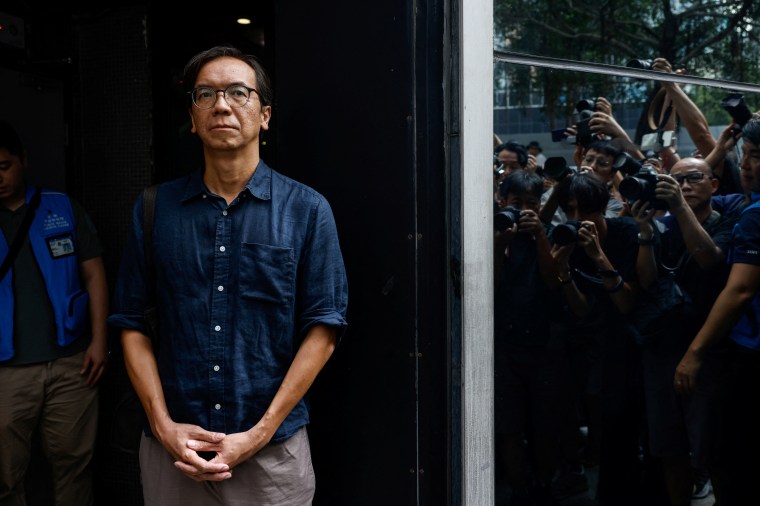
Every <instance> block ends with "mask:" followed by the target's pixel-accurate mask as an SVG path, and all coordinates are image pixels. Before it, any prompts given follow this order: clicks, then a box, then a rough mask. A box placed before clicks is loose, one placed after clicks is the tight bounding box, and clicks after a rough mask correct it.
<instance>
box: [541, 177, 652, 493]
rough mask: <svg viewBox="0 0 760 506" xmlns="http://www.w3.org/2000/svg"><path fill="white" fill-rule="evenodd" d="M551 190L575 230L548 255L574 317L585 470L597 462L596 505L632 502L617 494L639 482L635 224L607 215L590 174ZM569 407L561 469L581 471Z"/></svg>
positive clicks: (605, 196) (572, 343) (604, 195)
mask: <svg viewBox="0 0 760 506" xmlns="http://www.w3.org/2000/svg"><path fill="white" fill-rule="evenodd" d="M556 193H557V197H558V200H559V202H560V205H561V207H562V208H563V209H564V211H565V213H566V214H567V217H568V219H569V220H571V221H568V223H567V224H566V225H565V226H566V227H571V228H573V229H575V230H576V232H575V240H573V241H566V240H563V241H558V238H559V231H560V230H565V228H562V226H558V227H555V229H554V231H553V234H552V238H553V241H554V243H555V244H554V246H553V248H552V255H553V256H554V258H555V261H556V262H557V265H558V269H559V281H560V283H561V286H562V292H563V294H564V296H565V300H566V302H567V304H568V306H569V308H570V309H571V310H572V312H573V314H574V315H575V316H576V320H575V322H574V323H573V325H572V327H571V330H570V339H569V341H568V343H569V347H570V353H571V360H570V363H571V367H572V369H573V372H574V376H575V378H576V380H575V381H576V382H575V388H576V389H577V391H578V396H579V397H581V399H582V401H581V405H580V411H581V412H582V413H584V416H585V418H586V420H587V423H588V445H587V447H586V449H585V452H584V456H583V460H584V462H585V463H586V465H596V462H598V463H599V484H598V487H599V488H598V494H597V498H598V500H599V504H601V505H612V504H614V505H621V504H633V502H631V503H627V502H625V501H626V500H631V501H634V500H635V499H636V498H635V496H634V495H630V494H621V491H628V490H638V489H639V485H640V483H639V482H638V479H637V477H638V436H639V431H638V425H639V419H640V410H639V408H640V406H639V403H638V398H639V389H640V385H639V370H638V362H639V361H638V355H637V350H636V348H635V344H634V343H633V340H632V339H631V338H630V335H629V334H628V333H627V332H626V320H627V315H628V314H629V313H630V312H631V311H632V310H633V308H634V305H635V300H636V292H637V280H636V254H637V250H638V244H637V242H636V232H637V226H636V223H635V222H634V221H633V220H632V219H631V218H628V217H624V218H606V217H605V210H606V209H607V202H608V200H609V199H610V194H609V190H608V189H607V187H606V185H605V184H604V183H603V182H602V181H601V179H600V178H598V176H596V175H593V174H592V173H589V172H586V173H581V174H576V175H573V176H572V177H571V178H569V181H568V182H567V183H565V184H562V185H558V187H557V190H556ZM567 235H568V236H572V235H573V234H572V233H569V234H567ZM564 398H566V399H567V398H573V396H572V395H569V394H566V395H565V396H564ZM574 408H575V406H568V405H567V404H565V405H564V409H565V414H564V416H563V420H564V422H565V428H564V429H563V440H562V444H563V457H564V459H565V462H566V464H565V465H566V468H569V470H570V471H571V472H575V473H578V472H581V473H582V469H583V468H582V467H580V466H579V463H578V462H577V456H576V450H577V440H576V438H577V436H575V434H577V432H578V424H579V421H578V419H577V417H576V415H575V411H576V410H575V409H574ZM635 478H636V479H635ZM621 495H622V496H621ZM621 501H622V502H621Z"/></svg>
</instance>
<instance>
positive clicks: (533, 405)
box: [494, 3, 760, 505]
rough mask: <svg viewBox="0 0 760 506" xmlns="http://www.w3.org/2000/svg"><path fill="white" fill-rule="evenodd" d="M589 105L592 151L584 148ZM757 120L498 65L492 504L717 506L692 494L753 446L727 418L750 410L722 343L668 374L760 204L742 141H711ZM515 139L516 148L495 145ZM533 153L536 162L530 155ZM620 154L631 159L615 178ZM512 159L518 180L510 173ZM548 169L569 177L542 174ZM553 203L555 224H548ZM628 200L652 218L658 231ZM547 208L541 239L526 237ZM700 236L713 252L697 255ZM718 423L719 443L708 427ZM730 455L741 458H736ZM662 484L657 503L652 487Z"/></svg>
mask: <svg viewBox="0 0 760 506" xmlns="http://www.w3.org/2000/svg"><path fill="white" fill-rule="evenodd" d="M563 5H569V3H563ZM498 12H499V8H498V7H497V13H498ZM576 15H578V16H580V15H581V14H580V13H576ZM541 19H548V18H541ZM547 22H548V21H547ZM543 35H544V37H545V38H547V39H552V37H549V36H548V35H547V34H546V33H544V34H543ZM533 39H534V41H535V42H536V43H538V42H539V41H540V39H541V38H540V37H534V38H533ZM552 40H553V39H552ZM536 47H549V46H536ZM599 51H601V50H599ZM641 54H643V53H641ZM552 56H556V55H552ZM601 56H603V55H601V53H600V57H601ZM661 90H662V91H661ZM585 101H588V102H589V103H590V106H591V108H592V110H591V111H590V112H589V113H588V114H589V115H590V119H588V120H587V122H588V125H589V128H590V130H591V139H590V140H587V141H585V140H584V141H579V138H580V137H582V136H579V135H578V134H579V131H578V130H579V129H578V127H577V125H578V123H579V120H580V119H581V118H582V114H583V113H580V112H579V110H578V109H579V107H578V106H579V103H580V102H585ZM742 102H743V103H742ZM668 104H672V107H671V108H670V112H668V110H669V108H668ZM581 108H582V107H581ZM758 109H760V95H759V94H756V93H750V92H745V93H742V94H735V93H734V94H732V93H731V91H730V90H727V89H724V88H720V87H717V86H716V87H710V86H703V85H694V84H684V85H681V86H673V85H671V84H663V83H662V82H655V81H652V80H643V79H632V78H627V77H620V76H614V75H603V74H599V73H587V72H575V71H574V72H570V71H564V70H557V69H550V68H543V67H538V66H530V65H515V64H503V63H497V64H495V66H494V130H495V131H494V134H495V135H494V143H495V152H494V154H495V157H494V169H495V172H494V214H495V218H496V219H495V229H497V228H498V230H497V231H495V233H494V246H495V247H494V254H495V264H494V265H495V269H496V272H495V277H494V279H495V280H496V281H495V283H496V287H495V297H496V300H495V303H494V314H495V322H494V328H495V345H494V348H495V350H494V354H495V355H494V356H495V394H496V406H495V425H496V473H497V479H496V483H497V491H496V497H497V502H499V501H507V500H508V498H509V497H510V496H512V497H513V502H514V501H515V500H517V498H519V497H522V496H524V497H532V498H533V500H537V499H536V497H537V496H539V497H540V496H541V495H542V494H543V495H547V496H554V498H555V499H556V500H564V499H566V498H568V497H577V498H578V500H580V499H581V498H583V497H584V496H585V497H586V498H588V499H589V500H590V499H594V498H597V499H599V500H600V503H604V504H608V503H609V504H655V503H659V502H662V503H663V504H668V501H670V503H672V504H683V503H685V504H688V503H689V501H690V499H691V497H692V495H693V494H694V497H698V496H700V495H702V494H704V495H705V496H707V498H708V499H705V501H706V502H704V503H702V502H699V503H698V504H705V505H706V504H712V501H713V500H714V499H715V498H714V496H713V494H712V492H710V485H709V484H707V485H705V483H706V480H707V479H712V480H720V478H721V475H720V473H718V472H716V473H714V474H711V473H710V472H709V471H708V469H709V468H710V466H711V465H712V463H713V462H714V461H713V459H719V458H725V457H726V454H718V453H715V452H714V450H713V449H714V448H715V447H719V448H731V450H730V452H734V451H736V450H737V449H738V450H742V451H743V450H744V449H746V448H747V447H748V445H746V444H744V445H742V444H738V443H737V441H738V440H742V438H748V435H749V434H751V433H753V432H745V433H743V432H742V430H743V429H747V428H748V427H752V426H751V425H740V426H736V425H734V424H733V421H735V420H737V419H741V418H742V417H740V416H738V415H736V416H734V413H738V412H741V410H737V406H743V407H746V406H745V404H744V403H737V402H736V401H735V399H737V398H738V396H739V394H738V393H736V392H737V389H736V384H735V383H733V381H735V379H734V376H733V375H729V372H728V371H732V372H733V373H735V372H736V371H735V364H737V361H738V363H739V364H742V362H741V360H742V359H741V354H740V353H739V354H737V352H736V351H735V350H734V348H736V346H733V345H729V344H728V343H729V341H731V340H730V339H728V338H726V337H722V338H721V339H718V340H717V344H715V345H714V346H713V347H711V348H710V351H708V352H705V353H704V354H703V355H702V362H701V368H700V369H699V370H698V373H696V374H694V375H684V374H679V375H677V374H676V371H677V367H679V369H678V370H679V371H682V370H683V364H682V365H681V366H679V363H680V362H681V361H682V359H683V358H684V357H685V356H687V349H688V348H689V344H690V343H691V341H692V339H693V338H694V337H695V336H696V335H697V333H698V332H699V331H700V329H701V328H702V324H703V322H704V321H705V319H706V318H707V315H708V313H709V312H710V309H711V308H712V304H713V302H714V300H715V299H716V298H717V297H718V295H719V293H720V292H721V290H722V288H723V287H724V286H725V284H726V282H727V279H728V272H729V270H730V265H728V264H726V262H725V258H724V257H725V255H727V254H728V251H729V248H730V247H731V244H732V238H731V237H732V229H733V224H734V223H735V221H736V220H737V219H738V217H739V216H740V214H741V206H742V205H743V203H744V202H746V197H745V195H744V194H745V193H747V192H750V191H758V190H760V183H755V182H754V179H753V178H751V177H750V178H744V179H743V180H742V179H740V176H739V173H740V169H739V167H740V163H743V165H742V166H743V167H744V168H745V169H750V168H755V165H756V166H757V167H756V169H757V171H758V174H759V177H758V181H760V162H742V160H741V154H742V149H743V148H748V147H751V146H752V144H751V143H750V144H743V141H742V140H741V139H739V140H738V142H737V144H738V145H739V147H738V148H737V147H733V146H728V149H727V154H726V155H719V153H718V151H715V152H714V148H715V146H716V141H719V139H720V137H721V135H722V134H724V132H729V131H730V128H729V124H730V123H731V122H732V120H734V122H738V123H741V124H744V123H747V122H751V121H752V120H750V119H749V118H748V115H751V114H752V113H753V112H754V111H757V110H758ZM605 111H606V112H605ZM567 127H571V128H570V130H568V129H567ZM552 131H556V132H557V135H558V138H556V139H555V140H553V139H552ZM745 132H746V130H745ZM599 134H601V135H599ZM740 134H741V132H740V131H738V133H737V137H738V136H739V135H740ZM568 135H570V136H571V137H574V138H575V139H574V140H575V141H576V142H575V143H573V142H568V138H567V137H568ZM752 135H756V136H760V128H758V133H755V134H752ZM597 137H599V138H597ZM626 139H628V141H627V142H626ZM598 140H603V142H602V143H601V144H596V141H598ZM510 141H511V142H513V143H514V144H516V145H518V146H517V147H515V146H512V145H509V146H504V144H506V143H509V142H510ZM499 142H501V143H502V145H501V146H500V147H497V146H496V144H497V143H499ZM532 142H535V143H536V144H538V150H537V151H536V152H534V153H533V154H532V155H531V156H535V157H536V158H535V159H534V158H531V156H528V153H527V151H528V150H527V147H528V145H529V144H531V143H532ZM729 144H731V143H729ZM758 147H759V148H760V140H759V141H758ZM621 152H627V153H629V154H630V155H631V160H629V161H628V162H627V163H626V164H625V165H621V166H619V168H616V163H622V162H623V161H624V158H621V157H619V156H618V155H619V153H621ZM645 157H650V160H649V161H645V160H644V158H645ZM693 157H696V159H695V158H693ZM757 157H758V159H760V154H758V155H757ZM539 158H540V160H538V159H539ZM522 159H527V160H528V162H527V168H528V169H529V170H527V171H525V170H520V169H517V170H513V171H511V172H512V174H511V175H508V174H509V173H510V167H514V165H515V163H517V164H519V163H520V161H521V160H522ZM679 159H680V160H679ZM700 159H701V160H700ZM705 159H706V160H705ZM558 160H560V161H562V164H561V165H563V166H566V167H567V169H566V170H565V171H563V172H561V174H570V177H567V176H565V177H564V178H563V177H561V176H557V177H555V178H549V177H546V176H547V174H548V173H549V172H550V169H551V168H554V169H556V165H553V164H556V163H559V162H558ZM537 162H538V165H539V168H538V169H536V170H531V167H532V166H533V165H534V164H536V163H537ZM541 165H543V170H542V169H541V168H540V166H541ZM707 165H709V167H708V166H707ZM650 167H651V168H650ZM576 171H577V172H576ZM584 171H588V172H584ZM528 172H534V173H535V174H538V176H535V177H538V178H539V179H538V180H539V181H540V183H539V190H538V192H537V193H532V192H533V186H531V184H533V181H532V180H531V179H530V177H529V176H520V177H518V176H516V174H525V173H528ZM743 172H746V173H747V174H751V173H752V171H749V170H747V171H743ZM555 174H556V172H555ZM702 174H704V176H702ZM505 178H506V180H505ZM502 180H505V182H504V183H500V181H502ZM558 180H559V181H560V182H557V181H558ZM573 181H574V182H573ZM584 181H585V182H584ZM661 181H665V182H666V183H667V184H666V186H665V187H662V186H661V185H660V182H661ZM500 184H501V188H502V189H504V188H505V185H507V186H506V189H505V190H504V191H501V192H500V191H499V187H500V186H499V185H500ZM631 185H634V186H635V187H636V188H635V189H636V190H637V191H638V193H635V192H633V193H632V190H631ZM626 186H628V189H627V190H625V191H624V188H626ZM658 187H659V188H661V190H659V191H657V190H656V189H657V188H658ZM599 188H601V189H602V190H601V193H599V191H598V189H599ZM595 192H596V193H595ZM713 192H714V193H713ZM552 195H554V197H553V198H557V199H558V200H559V201H560V203H561V204H562V205H561V207H560V208H559V209H560V210H561V211H563V212H557V213H552V212H549V213H548V214H547V213H546V212H545V211H546V210H547V209H548V208H549V206H551V205H552V204H550V201H551V198H552V197H550V196H552ZM600 195H603V198H604V201H603V202H602V204H601V205H600V204H599V198H600V197H599V196H600ZM679 195H680V196H683V197H680V196H679ZM532 197H535V198H532ZM608 199H609V202H613V203H616V204H617V205H616V206H612V205H609V204H608V203H607V202H608ZM636 200H639V201H642V202H647V206H648V207H649V208H654V211H651V214H652V216H653V218H651V219H650V217H649V214H650V211H647V210H646V209H645V210H644V211H641V212H640V208H639V206H640V204H639V205H636V206H633V203H634V202H635V201H636ZM706 210H707V211H706ZM712 210H715V211H719V213H712V212H710V211H712ZM542 211H544V213H543V215H544V216H543V218H544V221H545V222H547V225H546V226H545V227H542V226H541V225H540V224H538V223H539V219H540V217H542V216H541V213H542ZM637 212H640V214H639V219H638V221H637V220H636V219H634V218H633V215H634V214H636V213H637ZM684 216H691V217H693V218H684ZM576 220H577V221H576ZM689 220H692V221H691V222H690V221H689ZM515 221H517V222H518V224H517V225H513V224H514V222H515ZM497 222H498V223H499V224H500V225H498V227H497V225H496V223H497ZM549 222H551V224H549ZM510 227H512V228H510ZM700 227H701V228H700ZM702 229H704V230H707V231H708V234H707V235H709V236H710V237H711V239H710V240H707V241H706V242H699V241H702V240H704V238H702V239H697V238H698V237H701V236H700V235H699V231H700V230H702ZM560 231H561V232H562V233H560ZM752 233H754V231H753V232H752ZM711 241H712V242H711ZM558 244H563V245H564V246H563V248H564V249H563V250H560V248H559V246H558ZM716 246H717V248H719V250H718V251H717V253H716V250H715V247H716ZM706 251H710V253H709V254H708V255H707V257H709V258H707V259H706V257H704V256H702V255H704V254H705V252H706ZM642 258H646V259H649V260H647V261H646V262H650V263H648V264H647V263H646V262H639V260H640V259H642ZM741 265H746V264H741ZM752 272H754V271H752ZM759 276H760V274H759ZM673 281H675V283H676V284H677V287H678V289H679V290H680V293H681V294H686V297H681V296H680V295H679V293H677V292H679V290H673V287H674V286H676V285H674V284H673ZM742 311H743V310H742ZM742 314H744V313H742V312H738V313H736V315H737V317H739V316H741V315H742ZM731 326H732V323H731V324H727V327H728V328H730V327H731ZM750 333H751V332H750ZM737 356H738V357H739V358H737ZM754 360H756V359H754ZM689 363H693V362H689ZM753 363H755V364H756V363H757V362H753ZM685 364H686V362H685ZM737 367H741V366H737ZM753 367H754V366H753ZM692 370H693V369H692ZM740 370H741V369H740ZM754 370H755V371H756V370H757V368H755V369H754ZM676 381H683V382H689V381H694V382H695V383H690V385H692V386H691V387H689V386H687V385H684V386H677V385H676ZM680 385H683V383H682V384H680ZM693 385H696V386H693ZM677 389H683V390H682V391H681V392H679V391H677ZM742 409H744V408H742ZM729 416H730V418H722V417H729ZM725 419H730V420H732V425H731V427H730V429H731V430H730V431H729V430H722V429H720V428H719V427H720V426H719V424H720V422H722V421H723V420H725ZM752 420H755V419H754V418H753V419H752ZM752 423H755V422H754V421H753V422H752ZM716 424H717V425H716ZM753 430H754V429H753ZM724 437H727V438H729V439H728V441H731V444H730V445H728V446H726V443H725V441H726V440H724V439H722V438H724ZM750 446H751V445H750ZM755 450H756V448H754V447H752V449H751V451H755ZM728 455H729V457H728V461H729V462H733V463H740V462H742V460H741V459H742V458H743V455H742V454H740V453H730V454H728ZM723 462H725V460H724V461H723ZM719 470H720V469H719ZM733 471H734V470H733V469H732V472H733ZM731 476H735V475H731ZM653 477H654V478H653ZM664 482H667V483H670V484H671V487H670V489H667V488H666V487H664V486H661V485H658V486H655V485H654V484H655V483H659V484H661V483H664ZM747 484H748V482H747V480H742V479H733V478H732V479H731V481H729V482H727V483H726V484H724V485H725V487H726V490H728V493H731V492H734V491H738V492H737V493H739V494H741V493H742V487H743V486H745V485H747ZM669 494H670V495H669ZM737 497H743V496H741V495H738V496H737ZM701 498H702V499H704V496H702V497H701ZM718 499H719V498H718ZM719 502H722V501H720V499H719ZM580 503H581V502H579V504H580ZM583 504H585V503H583Z"/></svg>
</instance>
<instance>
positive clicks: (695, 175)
mask: <svg viewBox="0 0 760 506" xmlns="http://www.w3.org/2000/svg"><path fill="white" fill-rule="evenodd" d="M704 178H705V173H704V172H689V173H688V174H685V175H683V176H673V179H675V180H676V183H678V186H681V185H682V184H683V182H684V181H687V182H688V183H689V184H696V183H699V182H700V181H702V180H703V179H704ZM710 179H712V178H710Z"/></svg>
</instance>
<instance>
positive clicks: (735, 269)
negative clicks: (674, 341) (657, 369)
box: [674, 263, 760, 394]
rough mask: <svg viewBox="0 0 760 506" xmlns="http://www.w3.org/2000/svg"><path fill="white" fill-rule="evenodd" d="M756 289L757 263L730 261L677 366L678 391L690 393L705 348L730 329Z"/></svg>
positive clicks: (759, 272) (759, 270)
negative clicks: (704, 317) (723, 282)
mask: <svg viewBox="0 0 760 506" xmlns="http://www.w3.org/2000/svg"><path fill="white" fill-rule="evenodd" d="M758 289H760V266H758V265H753V264H742V263H735V264H733V266H732V267H731V273H730V274H729V276H728V282H727V283H726V286H725V288H723V291H722V292H720V295H718V298H717V299H716V300H715V303H714V304H713V306H712V309H711V310H710V314H708V315H707V320H705V323H704V324H703V325H702V328H701V329H700V330H699V332H698V333H697V335H696V337H694V340H692V342H691V344H690V345H689V348H688V349H687V350H686V353H685V354H684V356H683V358H682V359H681V362H679V364H678V367H676V374H675V382H674V383H675V385H674V386H675V388H676V390H677V391H679V392H681V393H686V394H688V393H691V392H693V390H694V385H695V383H696V380H697V374H698V372H699V369H700V368H701V365H702V357H703V356H704V353H705V351H706V350H708V349H709V348H711V347H712V346H713V345H714V344H715V343H717V342H718V341H720V339H721V338H723V337H724V336H726V335H727V334H728V333H729V332H730V331H731V329H732V328H733V326H734V325H735V324H736V322H737V321H738V320H739V318H740V317H741V316H742V314H744V313H745V312H746V310H747V308H748V307H749V305H750V304H751V303H752V299H753V297H755V295H756V294H757V292H758Z"/></svg>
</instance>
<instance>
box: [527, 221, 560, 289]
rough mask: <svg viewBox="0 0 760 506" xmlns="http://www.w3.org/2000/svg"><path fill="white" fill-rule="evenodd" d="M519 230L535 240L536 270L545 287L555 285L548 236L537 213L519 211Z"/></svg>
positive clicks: (554, 269) (555, 275) (555, 270)
mask: <svg viewBox="0 0 760 506" xmlns="http://www.w3.org/2000/svg"><path fill="white" fill-rule="evenodd" d="M520 230H521V231H523V232H525V233H528V234H530V235H531V237H533V240H534V241H535V242H536V255H537V258H538V272H539V273H540V274H541V279H542V280H543V281H544V284H545V285H546V286H547V287H550V288H555V287H556V286H557V266H556V264H555V262H554V257H552V253H551V245H550V244H549V238H548V237H546V229H545V228H544V224H543V223H542V222H541V220H540V219H539V216H538V214H536V213H535V212H533V211H531V210H525V211H523V212H522V213H520Z"/></svg>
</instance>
